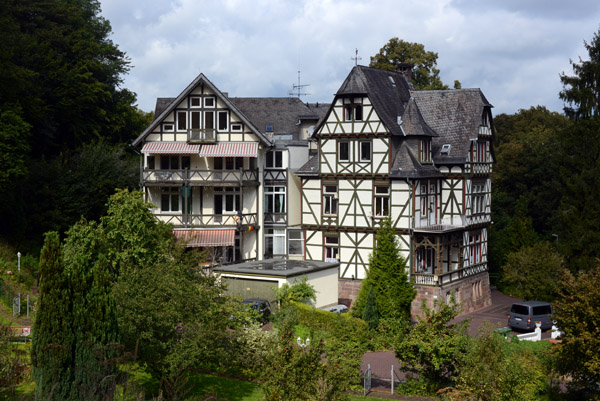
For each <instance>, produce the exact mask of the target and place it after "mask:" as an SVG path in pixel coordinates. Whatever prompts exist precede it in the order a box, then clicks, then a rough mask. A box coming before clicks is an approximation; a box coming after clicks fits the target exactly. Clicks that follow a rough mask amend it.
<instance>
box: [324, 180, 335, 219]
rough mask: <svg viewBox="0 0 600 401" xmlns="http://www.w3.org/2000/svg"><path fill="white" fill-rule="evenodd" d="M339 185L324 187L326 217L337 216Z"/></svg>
mask: <svg viewBox="0 0 600 401" xmlns="http://www.w3.org/2000/svg"><path fill="white" fill-rule="evenodd" d="M337 197H338V195H337V184H326V185H323V214H324V215H326V216H335V215H337V206H338V199H337Z"/></svg>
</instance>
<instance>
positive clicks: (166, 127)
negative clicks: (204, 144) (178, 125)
mask: <svg viewBox="0 0 600 401" xmlns="http://www.w3.org/2000/svg"><path fill="white" fill-rule="evenodd" d="M163 131H164V132H173V131H175V124H173V123H167V124H163Z"/></svg>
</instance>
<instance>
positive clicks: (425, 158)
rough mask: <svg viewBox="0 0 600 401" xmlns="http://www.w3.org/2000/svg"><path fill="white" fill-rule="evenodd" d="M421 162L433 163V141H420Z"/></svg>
mask: <svg viewBox="0 0 600 401" xmlns="http://www.w3.org/2000/svg"><path fill="white" fill-rule="evenodd" d="M419 161H420V162H421V163H423V162H425V163H431V140H429V139H421V140H420V141H419Z"/></svg>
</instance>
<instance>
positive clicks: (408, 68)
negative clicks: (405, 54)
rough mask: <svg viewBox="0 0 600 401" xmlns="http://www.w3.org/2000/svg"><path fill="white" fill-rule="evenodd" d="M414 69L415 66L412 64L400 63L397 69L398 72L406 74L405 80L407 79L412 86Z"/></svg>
mask: <svg viewBox="0 0 600 401" xmlns="http://www.w3.org/2000/svg"><path fill="white" fill-rule="evenodd" d="M413 67H414V65H413V64H411V63H400V64H398V66H397V67H396V71H398V72H400V73H402V74H404V78H406V81H407V82H408V83H409V84H410V83H412V69H413Z"/></svg>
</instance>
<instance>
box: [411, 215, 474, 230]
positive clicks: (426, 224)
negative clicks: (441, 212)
mask: <svg viewBox="0 0 600 401" xmlns="http://www.w3.org/2000/svg"><path fill="white" fill-rule="evenodd" d="M465 226H466V219H465V216H464V215H452V216H448V217H444V218H436V219H428V218H420V217H414V218H413V228H420V229H427V230H431V231H445V230H449V229H453V228H459V227H465Z"/></svg>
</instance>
